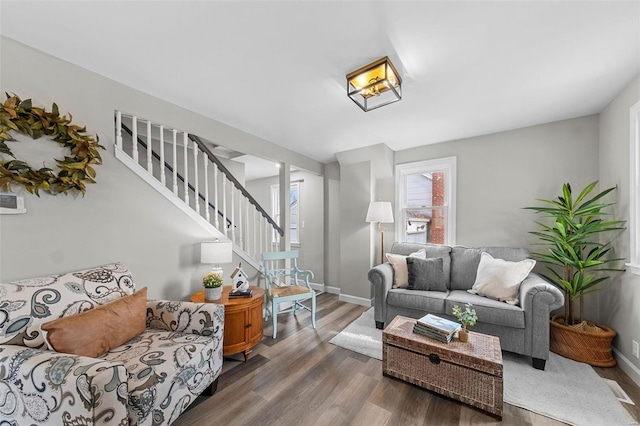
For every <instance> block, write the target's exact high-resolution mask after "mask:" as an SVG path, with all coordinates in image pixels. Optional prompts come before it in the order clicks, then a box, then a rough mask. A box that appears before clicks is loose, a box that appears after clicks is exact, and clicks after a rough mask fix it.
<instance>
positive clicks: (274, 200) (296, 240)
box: [271, 182, 300, 244]
mask: <svg viewBox="0 0 640 426" xmlns="http://www.w3.org/2000/svg"><path fill="white" fill-rule="evenodd" d="M289 208H290V209H291V220H290V223H289V235H290V242H291V244H300V230H299V227H298V223H299V222H300V182H291V190H290V192H289ZM271 211H272V213H273V214H272V217H273V220H275V221H276V223H280V185H271ZM279 241H280V235H279V234H278V233H277V232H275V231H274V233H273V242H274V243H277V242H279Z"/></svg>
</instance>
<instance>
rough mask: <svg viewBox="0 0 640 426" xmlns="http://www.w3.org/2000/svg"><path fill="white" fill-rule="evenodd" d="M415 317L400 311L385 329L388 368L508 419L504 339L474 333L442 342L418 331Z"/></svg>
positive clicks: (385, 364) (400, 376)
mask: <svg viewBox="0 0 640 426" xmlns="http://www.w3.org/2000/svg"><path fill="white" fill-rule="evenodd" d="M415 323H416V320H415V319H411V318H406V317H401V316H397V317H395V318H394V319H393V321H391V324H389V325H388V326H387V328H385V330H384V331H383V333H382V372H383V374H384V375H385V376H391V377H396V378H398V379H401V380H404V381H406V382H409V383H413V384H415V385H418V386H420V387H423V388H426V389H429V390H431V391H433V392H436V393H439V394H441V395H445V396H448V397H450V398H453V399H456V400H458V401H461V402H464V403H465V404H469V405H472V406H474V407H478V408H480V409H481V410H484V411H486V412H488V413H490V414H493V415H494V416H496V417H498V418H500V419H502V392H503V383H502V352H501V351H500V339H498V338H497V337H495V336H488V335H486V334H480V333H473V332H470V333H469V341H468V342H467V343H461V342H460V341H458V339H457V338H455V339H454V340H452V341H451V343H440V342H437V341H435V340H433V339H429V338H428V337H424V336H421V335H419V334H415V333H414V332H413V326H414V324H415Z"/></svg>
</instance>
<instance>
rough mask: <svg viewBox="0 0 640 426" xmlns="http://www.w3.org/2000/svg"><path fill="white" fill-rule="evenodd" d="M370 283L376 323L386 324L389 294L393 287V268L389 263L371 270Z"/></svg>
mask: <svg viewBox="0 0 640 426" xmlns="http://www.w3.org/2000/svg"><path fill="white" fill-rule="evenodd" d="M369 281H370V282H371V285H372V286H373V315H374V317H375V321H376V322H380V323H384V314H385V308H386V305H387V303H386V301H387V292H388V291H389V290H390V289H391V287H392V286H393V267H392V266H391V264H390V263H389V262H386V263H382V264H380V265H378V266H376V267H374V268H371V269H370V270H369Z"/></svg>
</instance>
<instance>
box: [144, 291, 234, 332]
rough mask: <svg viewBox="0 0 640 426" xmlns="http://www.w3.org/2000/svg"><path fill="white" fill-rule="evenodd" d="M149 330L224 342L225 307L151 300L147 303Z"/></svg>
mask: <svg viewBox="0 0 640 426" xmlns="http://www.w3.org/2000/svg"><path fill="white" fill-rule="evenodd" d="M147 328H154V329H157V330H164V331H178V332H181V333H191V334H197V335H200V336H219V337H220V340H222V335H223V332H224V305H220V304H217V303H193V302H180V301H172V300H149V301H147Z"/></svg>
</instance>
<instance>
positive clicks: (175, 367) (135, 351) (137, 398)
mask: <svg viewBox="0 0 640 426" xmlns="http://www.w3.org/2000/svg"><path fill="white" fill-rule="evenodd" d="M214 342H215V340H214V339H213V338H212V337H208V336H198V335H196V334H191V333H179V332H168V331H161V330H154V329H146V330H145V331H143V332H142V333H141V334H139V335H138V336H136V337H134V338H133V339H131V340H130V341H128V342H127V343H125V344H124V345H122V346H119V347H117V348H114V349H112V350H111V351H109V352H107V353H106V354H104V355H103V356H101V357H100V358H103V359H106V360H108V361H111V362H116V363H122V364H124V366H125V368H126V369H127V374H128V376H129V379H128V383H127V385H128V390H129V407H128V409H129V422H130V424H141V423H144V424H152V423H153V424H164V423H166V424H169V423H171V421H168V420H169V418H173V417H174V416H177V414H180V412H182V410H183V409H184V407H183V406H182V405H183V404H181V403H178V404H177V406H176V408H178V409H179V410H178V412H177V413H171V412H166V413H164V414H162V413H161V412H160V411H159V410H155V411H158V413H152V409H153V408H154V407H166V406H169V405H173V404H175V401H174V402H172V401H171V398H172V397H174V398H177V397H178V395H179V394H180V392H179V391H180V390H181V389H184V388H185V387H189V388H191V392H192V393H194V394H198V393H200V392H202V391H203V390H204V389H205V388H206V387H207V386H208V385H209V383H211V382H212V381H213V380H214V379H215V376H216V373H217V372H216V371H213V368H214V364H213V361H212V358H213V353H214V349H215V348H214V345H215V344H214ZM218 350H219V349H218ZM199 387H202V389H199ZM151 415H164V416H166V418H165V419H164V421H160V420H161V419H154V421H153V422H151V421H149V417H150V416H151Z"/></svg>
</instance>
